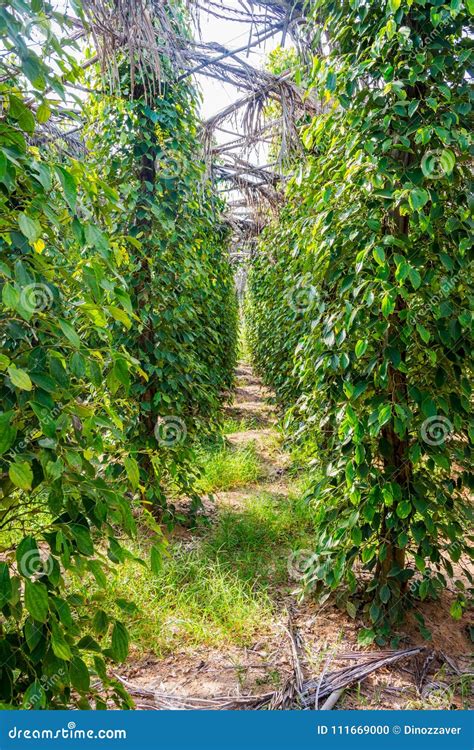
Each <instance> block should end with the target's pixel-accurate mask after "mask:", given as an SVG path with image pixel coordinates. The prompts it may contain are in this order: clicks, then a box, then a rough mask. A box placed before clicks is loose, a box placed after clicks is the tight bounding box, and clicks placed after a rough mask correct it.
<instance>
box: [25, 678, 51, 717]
mask: <svg viewBox="0 0 474 750" xmlns="http://www.w3.org/2000/svg"><path fill="white" fill-rule="evenodd" d="M22 706H23V708H24V709H25V710H37V709H40V708H44V707H45V706H46V693H45V690H44V687H43V686H42V684H41V682H40V681H39V680H35V681H34V682H32V683H31V685H29V686H28V687H27V689H26V690H25V694H24V695H23V704H22Z"/></svg>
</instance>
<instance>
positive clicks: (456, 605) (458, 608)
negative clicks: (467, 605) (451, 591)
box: [449, 601, 462, 620]
mask: <svg viewBox="0 0 474 750" xmlns="http://www.w3.org/2000/svg"><path fill="white" fill-rule="evenodd" d="M449 614H450V615H451V617H452V618H453V620H460V619H461V617H462V604H461V602H459V601H455V602H453V603H452V604H451V607H450V610H449Z"/></svg>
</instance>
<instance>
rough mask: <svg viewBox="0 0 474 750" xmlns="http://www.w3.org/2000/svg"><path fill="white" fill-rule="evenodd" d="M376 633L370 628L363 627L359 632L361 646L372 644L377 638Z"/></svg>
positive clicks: (358, 639)
mask: <svg viewBox="0 0 474 750" xmlns="http://www.w3.org/2000/svg"><path fill="white" fill-rule="evenodd" d="M375 636H376V633H375V631H374V630H371V629H370V628H361V629H360V630H359V632H358V634H357V642H358V644H359V646H370V644H371V643H373V642H374V640H375Z"/></svg>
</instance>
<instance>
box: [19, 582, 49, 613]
mask: <svg viewBox="0 0 474 750" xmlns="http://www.w3.org/2000/svg"><path fill="white" fill-rule="evenodd" d="M25 607H26V609H27V610H28V612H29V613H30V615H31V616H32V618H33V620H36V621H37V622H46V620H47V619H48V611H49V600H48V589H47V588H46V586H45V585H44V583H39V582H37V583H33V582H32V581H30V580H29V579H28V578H26V579H25Z"/></svg>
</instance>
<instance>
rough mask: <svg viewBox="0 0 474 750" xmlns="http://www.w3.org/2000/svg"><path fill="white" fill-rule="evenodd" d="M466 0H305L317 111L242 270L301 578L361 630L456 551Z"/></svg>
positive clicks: (390, 619) (453, 559) (390, 624)
mask: <svg viewBox="0 0 474 750" xmlns="http://www.w3.org/2000/svg"><path fill="white" fill-rule="evenodd" d="M468 5H469V3H467V2H461V1H459V2H454V3H450V4H446V3H443V2H442V1H441V0H437V1H433V2H428V0H419V1H417V0H413V1H411V2H408V1H406V0H390V1H389V2H387V3H386V2H382V3H365V2H358V1H356V2H353V1H352V2H337V3H336V2H329V1H327V0H324V1H323V0H321V2H318V3H316V6H317V7H316V12H317V13H318V14H320V16H319V17H320V18H321V17H322V18H324V20H325V28H326V31H327V33H328V36H329V40H330V46H331V50H332V52H331V54H330V56H329V58H328V59H326V60H325V61H321V60H317V59H316V60H315V63H314V66H313V86H314V88H315V90H316V91H317V93H318V94H319V95H321V96H322V97H323V98H325V99H326V101H327V103H328V106H327V110H328V111H327V113H326V114H325V115H322V116H320V117H316V118H315V119H314V120H313V122H312V123H311V125H310V126H309V127H308V128H306V129H305V131H304V141H305V145H306V148H307V152H308V156H307V164H306V166H305V167H304V169H302V170H301V171H300V174H299V176H298V177H294V178H293V179H292V180H291V183H290V186H289V189H288V194H287V200H288V205H287V207H286V208H285V209H284V210H283V212H282V215H281V218H280V223H279V224H277V225H276V226H273V227H271V228H270V229H269V230H268V231H267V233H266V234H264V236H263V239H262V242H261V247H260V252H259V253H258V255H257V257H256V260H255V262H254V265H253V268H252V271H251V274H250V292H249V300H248V309H247V328H248V331H249V339H250V344H251V348H252V351H253V357H254V360H255V363H256V365H257V367H258V369H259V370H260V371H262V372H263V373H264V376H265V379H266V381H267V382H268V383H270V384H271V385H273V386H274V387H275V388H276V390H277V393H278V394H279V396H280V397H281V399H282V400H283V402H284V403H285V405H288V404H290V403H291V407H290V409H289V411H288V413H287V418H286V421H287V425H288V429H289V433H290V434H291V435H293V437H294V439H295V440H297V441H298V440H299V441H302V442H303V443H305V445H306V448H307V449H308V446H309V447H310V452H311V451H312V453H313V456H314V459H315V461H314V462H313V463H314V466H315V479H314V486H313V488H312V490H311V492H310V493H309V494H308V500H309V501H311V502H312V503H314V508H315V513H316V514H317V517H318V521H319V530H320V531H319V537H318V540H317V549H316V552H317V561H316V563H315V564H314V565H313V566H311V569H310V570H309V571H308V585H310V587H311V588H315V589H316V591H318V592H321V593H324V595H326V593H327V591H328V590H331V589H334V590H335V589H338V590H339V591H340V592H341V593H340V594H339V598H340V601H341V602H342V603H345V605H346V606H347V610H348V612H349V613H350V614H351V615H353V616H355V615H356V613H357V612H358V611H360V613H361V615H362V617H363V621H364V624H365V628H364V629H363V630H362V631H361V640H362V641H363V642H370V641H371V640H373V639H374V638H375V637H377V639H378V642H380V643H383V642H385V640H386V638H387V636H388V635H389V634H390V633H391V632H392V631H393V629H394V628H395V627H396V625H397V624H398V623H399V622H400V621H401V619H402V617H403V614H404V612H405V610H406V608H407V606H408V604H409V602H410V600H411V599H412V598H413V597H415V596H418V597H419V598H421V599H424V598H426V597H434V598H436V597H438V596H439V594H440V591H441V589H442V588H444V587H445V586H446V585H448V583H449V581H450V580H451V579H453V576H454V571H453V564H454V563H458V562H461V563H462V562H463V561H464V560H465V557H462V556H463V555H468V554H471V555H472V538H471V537H469V536H468V532H467V528H468V526H469V519H470V518H471V511H470V510H469V506H468V504H467V502H466V497H467V495H466V493H467V488H468V487H472V474H471V473H470V465H469V436H471V438H472V423H471V425H470V423H469V418H470V383H469V367H470V364H471V360H470V343H469V342H470V338H469V336H470V326H471V314H470V312H469V300H470V294H471V291H472V290H471V288H470V281H471V278H472V265H471V257H472V256H471V255H470V251H471V247H472V233H471V223H470V216H469V181H470V170H469V159H470V155H469V154H470V139H469V127H468V118H469V115H470V112H471V102H470V94H471V92H470V88H469V85H468V81H467V77H466V76H467V72H466V71H467V68H468V65H469V60H470V47H471V41H470V39H469V38H468V37H466V36H465V35H464V34H463V29H464V27H465V26H466V24H467V21H468V15H469V8H468ZM471 10H472V8H471ZM288 300H290V302H291V303H292V304H290V305H288ZM295 302H296V308H297V312H295ZM470 430H471V431H470ZM363 571H366V572H367V573H369V574H371V575H370V576H369V579H368V580H369V581H370V582H369V583H367V584H365V585H362V581H365V580H366V579H367V573H365V574H364V573H363ZM465 575H466V576H467V578H468V580H469V581H471V582H472V578H471V576H470V574H469V572H468V570H465ZM464 580H466V579H464ZM456 586H457V587H458V595H457V597H456V599H455V600H454V601H453V604H452V608H451V613H452V615H453V617H455V618H458V617H460V616H461V615H462V612H463V609H464V608H465V606H466V605H467V591H466V589H465V586H464V583H463V582H462V581H461V580H457V583H456ZM364 589H365V593H364ZM367 594H368V596H367ZM419 618H420V626H421V628H422V631H423V632H424V634H425V635H427V631H426V628H425V627H424V624H423V620H422V618H421V616H419Z"/></svg>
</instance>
